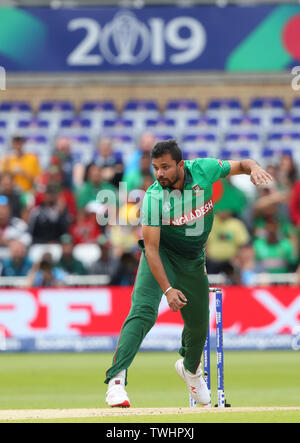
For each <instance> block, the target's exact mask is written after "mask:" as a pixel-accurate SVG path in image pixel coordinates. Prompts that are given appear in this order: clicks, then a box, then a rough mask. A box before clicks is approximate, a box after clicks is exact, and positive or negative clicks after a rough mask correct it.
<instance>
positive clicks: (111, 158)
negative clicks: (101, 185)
mask: <svg viewBox="0 0 300 443" xmlns="http://www.w3.org/2000/svg"><path fill="white" fill-rule="evenodd" d="M93 163H95V164H96V165H98V166H100V167H101V168H104V169H105V177H106V180H107V181H109V182H110V183H111V184H113V185H114V186H118V184H119V182H120V181H121V180H122V177H123V173H124V164H123V158H122V154H121V153H120V152H114V150H113V143H112V140H111V139H110V138H100V140H99V142H98V146H97V149H96V151H95V153H94V158H93Z"/></svg>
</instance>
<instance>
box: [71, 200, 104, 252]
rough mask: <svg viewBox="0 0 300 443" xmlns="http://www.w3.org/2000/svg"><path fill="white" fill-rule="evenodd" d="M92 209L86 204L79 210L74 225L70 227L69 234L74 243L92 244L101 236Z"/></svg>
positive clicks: (100, 230)
mask: <svg viewBox="0 0 300 443" xmlns="http://www.w3.org/2000/svg"><path fill="white" fill-rule="evenodd" d="M101 232H102V229H101V227H100V226H99V224H98V222H97V219H96V215H95V212H94V210H93V208H91V206H90V205H89V204H88V205H86V206H85V207H84V208H83V209H79V210H78V212H77V217H76V220H75V222H74V223H72V225H71V227H70V233H71V235H72V237H73V239H74V243H75V244H76V245H77V244H81V243H94V242H95V241H96V240H97V238H98V236H99V235H100V234H101Z"/></svg>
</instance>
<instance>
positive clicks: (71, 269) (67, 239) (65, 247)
mask: <svg viewBox="0 0 300 443" xmlns="http://www.w3.org/2000/svg"><path fill="white" fill-rule="evenodd" d="M60 244H61V246H62V256H61V258H60V260H59V262H58V263H57V264H56V266H57V267H58V268H61V269H63V270H64V271H65V272H66V273H67V274H73V275H86V273H87V272H86V269H85V267H84V265H83V263H82V262H81V261H80V260H77V258H75V257H74V255H73V250H74V240H73V237H72V236H71V235H70V234H63V235H62V236H61V238H60Z"/></svg>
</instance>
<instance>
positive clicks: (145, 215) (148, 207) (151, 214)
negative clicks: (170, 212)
mask: <svg viewBox="0 0 300 443" xmlns="http://www.w3.org/2000/svg"><path fill="white" fill-rule="evenodd" d="M161 224H162V203H161V199H160V198H159V192H158V191H155V190H154V191H152V192H146V193H145V196H144V200H143V206H142V225H145V226H161Z"/></svg>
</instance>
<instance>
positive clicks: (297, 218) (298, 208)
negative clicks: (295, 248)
mask: <svg viewBox="0 0 300 443" xmlns="http://www.w3.org/2000/svg"><path fill="white" fill-rule="evenodd" d="M289 213H290V216H291V220H292V222H293V224H294V225H295V226H296V227H297V228H298V230H299V233H300V180H297V181H296V182H295V183H294V185H293V187H292V191H291V198H290V202H289Z"/></svg>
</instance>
